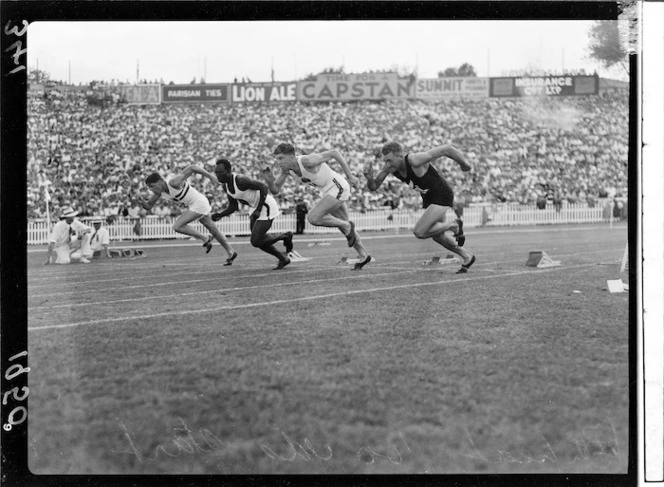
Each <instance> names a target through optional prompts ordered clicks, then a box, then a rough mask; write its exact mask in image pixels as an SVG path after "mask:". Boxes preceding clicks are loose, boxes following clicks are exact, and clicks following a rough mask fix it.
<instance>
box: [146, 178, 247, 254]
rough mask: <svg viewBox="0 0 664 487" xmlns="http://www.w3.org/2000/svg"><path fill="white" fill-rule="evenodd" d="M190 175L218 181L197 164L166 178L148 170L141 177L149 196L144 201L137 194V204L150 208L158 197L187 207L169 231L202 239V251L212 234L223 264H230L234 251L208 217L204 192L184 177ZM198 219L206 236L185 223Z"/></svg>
mask: <svg viewBox="0 0 664 487" xmlns="http://www.w3.org/2000/svg"><path fill="white" fill-rule="evenodd" d="M193 174H202V175H203V176H205V177H206V178H208V179H209V180H210V181H212V182H213V183H214V184H219V180H217V177H216V176H215V175H214V174H210V173H209V172H207V171H206V170H205V169H202V168H200V167H198V166H189V167H187V168H186V169H185V170H184V171H182V172H181V173H180V174H178V175H177V176H175V177H174V178H172V179H170V180H168V181H166V180H165V179H164V178H162V177H161V175H160V174H159V173H156V172H155V173H152V174H150V175H149V176H148V177H147V178H146V179H145V184H146V185H147V186H148V188H149V189H150V191H152V193H153V195H152V196H151V197H150V199H148V200H147V201H146V200H145V199H143V198H141V197H139V198H138V203H139V204H140V205H141V206H142V207H143V208H144V209H146V210H151V209H152V208H153V207H154V205H156V204H157V201H159V199H160V198H162V197H164V198H166V199H168V200H171V201H179V202H180V203H183V204H185V205H187V209H186V210H185V211H183V212H182V214H181V215H180V216H179V217H178V218H177V219H176V220H175V223H174V224H173V230H175V231H176V232H178V233H182V234H184V235H189V236H192V237H195V238H197V239H199V240H202V241H203V247H204V248H205V251H206V253H208V252H210V250H211V249H212V238H213V237H214V238H215V239H216V240H217V241H218V242H219V243H220V244H221V246H222V247H223V248H224V249H225V250H226V252H227V253H228V259H226V264H224V265H231V264H232V263H233V261H234V260H235V258H236V257H237V252H235V250H233V247H232V246H231V244H230V243H229V242H228V240H227V239H226V236H225V235H224V234H223V233H221V231H219V229H218V228H217V226H216V225H215V224H214V222H213V221H212V219H211V218H210V212H211V211H212V207H211V206H210V202H209V201H208V200H207V198H206V197H205V195H203V194H201V193H200V192H198V191H197V190H196V189H195V188H193V187H192V186H191V185H190V184H189V182H188V181H187V178H188V177H189V176H191V175H193ZM195 220H198V221H200V222H201V224H202V225H203V226H204V227H205V228H207V229H208V230H210V233H211V234H212V235H211V236H209V237H206V236H205V235H203V234H202V233H201V232H199V231H197V230H195V229H194V228H192V227H190V226H189V223H191V222H193V221H195Z"/></svg>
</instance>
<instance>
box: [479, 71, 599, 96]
mask: <svg viewBox="0 0 664 487" xmlns="http://www.w3.org/2000/svg"><path fill="white" fill-rule="evenodd" d="M598 92H599V77H597V76H522V77H518V78H517V77H507V78H491V79H490V87H489V96H570V95H596V94H597V93H598Z"/></svg>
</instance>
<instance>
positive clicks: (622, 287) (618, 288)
mask: <svg viewBox="0 0 664 487" xmlns="http://www.w3.org/2000/svg"><path fill="white" fill-rule="evenodd" d="M606 287H607V289H608V290H609V292H610V293H624V292H625V291H629V284H626V283H624V282H623V280H622V279H610V280H608V281H606Z"/></svg>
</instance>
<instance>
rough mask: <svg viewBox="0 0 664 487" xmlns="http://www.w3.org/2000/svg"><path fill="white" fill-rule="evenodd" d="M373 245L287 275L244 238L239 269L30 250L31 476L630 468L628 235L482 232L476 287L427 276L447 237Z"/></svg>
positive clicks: (315, 259) (217, 259) (337, 249)
mask: <svg viewBox="0 0 664 487" xmlns="http://www.w3.org/2000/svg"><path fill="white" fill-rule="evenodd" d="M361 235H362V237H363V239H365V245H366V247H367V249H368V250H369V252H370V253H371V254H372V255H373V256H374V257H375V259H376V262H374V263H372V264H370V265H368V266H367V267H366V268H365V269H364V270H363V271H361V272H351V271H350V266H346V265H337V261H338V260H339V258H340V257H341V256H342V255H347V256H348V257H355V256H354V255H352V254H351V253H350V252H349V249H348V248H347V247H346V245H345V240H343V239H342V238H341V235H338V236H337V235H331V236H330V237H329V238H327V240H329V242H330V245H329V246H320V245H317V246H311V247H310V246H308V244H309V243H311V242H313V241H320V240H324V239H325V238H321V237H313V236H306V235H305V236H302V237H300V238H298V236H296V239H295V246H296V247H295V248H296V250H298V251H299V252H300V253H301V254H303V255H304V256H305V257H310V258H311V260H309V261H307V262H299V263H293V264H291V265H290V266H289V267H287V268H286V269H284V270H283V271H278V272H277V271H272V270H271V268H272V267H273V266H274V258H272V257H271V256H268V255H266V254H263V253H262V252H260V251H258V250H256V249H253V248H251V247H250V246H249V245H247V244H245V242H246V239H236V240H235V241H234V243H235V242H237V245H236V248H237V250H238V251H239V252H240V256H239V258H238V259H237V260H236V262H235V264H234V265H233V266H232V267H222V266H221V264H222V263H223V260H224V259H225V252H223V250H222V249H221V248H220V247H219V246H215V248H214V249H213V251H212V253H210V254H209V255H205V254H204V253H203V250H202V249H201V247H200V244H199V243H195V244H194V243H189V242H182V241H178V242H175V241H173V242H160V243H154V244H152V243H147V242H143V243H141V245H144V246H146V247H145V249H146V251H147V252H148V257H147V258H144V259H137V260H133V261H132V260H124V259H122V260H120V259H118V260H113V261H108V260H102V261H96V262H93V263H92V264H90V265H82V264H80V265H71V266H43V265H42V262H43V260H44V257H45V252H43V251H41V252H30V253H29V255H28V261H29V266H28V283H29V332H28V339H29V357H30V367H31V372H30V377H29V386H30V398H29V413H30V417H29V450H28V454H29V465H30V468H31V470H32V471H33V472H34V473H50V474H53V473H99V474H105V473H109V474H113V473H124V474H130V473H136V474H150V473H179V474H230V473H235V474H248V473H256V474H258V473H277V474H282V473H315V474H319V473H320V474H322V473H329V474H332V473H350V474H358V473H490V472H496V473H560V472H570V473H581V472H583V473H593V472H595V473H596V472H599V473H625V472H626V469H627V454H628V451H627V441H628V402H629V401H628V326H629V320H628V295H627V293H623V294H610V293H608V292H607V291H606V280H607V279H615V278H618V277H621V276H620V275H619V266H620V260H621V257H622V254H623V250H624V246H625V242H626V239H627V230H626V227H625V226H616V227H614V228H613V229H609V228H608V226H599V225H597V226H590V225H585V226H566V227H561V226H555V227H552V226H542V227H525V228H492V229H471V230H470V231H469V233H468V239H467V242H466V247H467V248H468V249H469V250H471V251H473V252H475V253H476V254H477V256H478V261H477V263H476V264H475V265H474V266H473V267H472V269H471V270H470V272H469V273H468V274H466V275H456V274H454V272H455V271H456V270H457V269H458V265H441V266H424V265H422V263H423V261H424V260H425V259H427V258H431V257H432V256H433V255H442V256H445V255H446V252H440V249H441V248H440V247H438V246H437V245H436V244H435V243H433V242H432V241H430V240H427V241H421V240H417V239H415V238H414V237H413V236H412V235H410V234H406V235H400V236H394V235H388V234H386V233H376V234H370V233H362V234H361ZM137 245H138V244H137ZM530 250H545V251H546V252H547V253H548V254H549V255H550V256H551V257H552V258H553V259H554V260H560V261H562V265H561V266H559V267H553V268H549V269H532V268H526V267H525V266H524V264H525V261H526V258H527V256H528V252H529V251H530ZM609 263H610V265H608V264H609ZM622 277H623V279H624V280H626V279H627V277H626V275H625V274H623V276H622Z"/></svg>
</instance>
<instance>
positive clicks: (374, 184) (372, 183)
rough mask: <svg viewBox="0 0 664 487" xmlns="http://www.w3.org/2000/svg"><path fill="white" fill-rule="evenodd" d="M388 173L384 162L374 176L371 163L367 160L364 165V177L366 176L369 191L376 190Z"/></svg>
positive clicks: (388, 169)
mask: <svg viewBox="0 0 664 487" xmlns="http://www.w3.org/2000/svg"><path fill="white" fill-rule="evenodd" d="M390 173H391V171H390V168H389V167H388V165H387V164H386V165H385V166H383V168H382V169H381V170H380V171H378V174H376V177H375V178H374V174H373V163H371V162H367V164H366V165H365V166H364V177H365V178H367V188H368V189H369V191H376V190H377V189H378V187H379V186H380V185H381V184H383V181H385V178H386V177H387V175H388V174H390Z"/></svg>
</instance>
